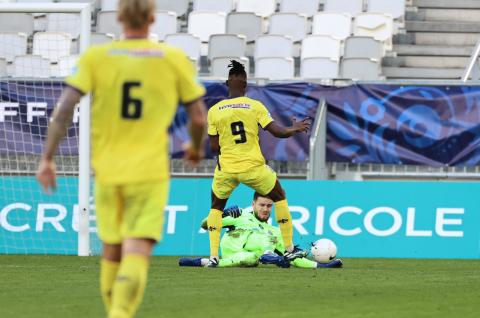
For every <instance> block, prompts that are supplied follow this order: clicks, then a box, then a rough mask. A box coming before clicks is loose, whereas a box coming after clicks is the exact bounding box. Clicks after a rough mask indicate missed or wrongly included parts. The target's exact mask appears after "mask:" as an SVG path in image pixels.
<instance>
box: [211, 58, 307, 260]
mask: <svg viewBox="0 0 480 318" xmlns="http://www.w3.org/2000/svg"><path fill="white" fill-rule="evenodd" d="M231 62H232V64H230V65H229V67H231V69H230V71H229V73H228V80H227V86H228V93H229V98H228V99H225V100H223V101H220V102H218V103H217V104H215V105H214V106H212V107H211V108H210V109H209V111H208V135H209V136H210V147H211V148H212V150H213V151H214V152H217V153H218V164H217V167H216V169H215V174H214V177H213V182H212V205H211V209H210V212H209V214H208V220H207V223H208V232H209V238H210V263H209V266H210V267H214V266H217V265H218V247H219V244H220V230H221V228H222V211H223V209H224V208H225V205H226V203H227V200H228V198H229V197H230V194H231V193H232V191H233V190H235V188H236V187H237V186H238V185H239V183H243V184H245V185H247V186H249V187H251V188H253V189H254V190H255V191H257V192H258V193H260V194H261V195H264V196H267V197H268V198H270V199H272V200H273V202H274V205H275V216H276V220H277V222H278V224H280V231H281V233H282V239H283V242H284V244H285V248H286V251H287V252H286V254H285V256H286V257H287V258H291V259H293V258H296V257H298V256H300V255H303V254H304V253H305V252H304V251H302V250H300V249H299V248H297V247H295V246H294V245H293V228H292V220H291V219H292V218H291V216H290V211H289V209H288V203H287V200H286V196H285V191H284V190H283V188H282V186H281V185H280V182H279V181H278V179H277V175H276V173H275V172H274V171H273V170H272V169H271V168H270V167H269V166H267V165H266V164H265V158H264V157H263V155H262V152H261V150H260V144H259V141H258V126H259V125H260V126H261V127H262V128H263V129H265V130H267V131H268V132H270V133H271V134H272V135H273V136H275V137H278V138H288V137H290V136H293V135H295V134H297V133H301V132H307V131H308V129H309V128H310V119H309V118H307V119H304V120H302V121H296V120H295V118H293V119H292V126H290V127H283V126H280V125H278V124H277V123H275V122H274V121H273V119H272V117H271V116H270V114H269V112H268V110H267V108H266V107H265V106H264V105H263V104H262V103H261V102H259V101H257V100H254V99H251V98H248V97H246V96H245V94H246V89H247V73H246V72H245V68H244V67H243V65H242V64H240V63H239V62H237V61H231Z"/></svg>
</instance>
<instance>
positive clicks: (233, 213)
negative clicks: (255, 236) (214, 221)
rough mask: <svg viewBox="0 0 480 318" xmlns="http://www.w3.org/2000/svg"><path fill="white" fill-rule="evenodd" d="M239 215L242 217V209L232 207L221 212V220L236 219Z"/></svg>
mask: <svg viewBox="0 0 480 318" xmlns="http://www.w3.org/2000/svg"><path fill="white" fill-rule="evenodd" d="M240 215H242V209H240V207H239V206H238V205H233V206H231V207H228V208H226V209H224V210H223V213H222V218H224V217H227V216H230V217H232V218H238V217H239V216H240Z"/></svg>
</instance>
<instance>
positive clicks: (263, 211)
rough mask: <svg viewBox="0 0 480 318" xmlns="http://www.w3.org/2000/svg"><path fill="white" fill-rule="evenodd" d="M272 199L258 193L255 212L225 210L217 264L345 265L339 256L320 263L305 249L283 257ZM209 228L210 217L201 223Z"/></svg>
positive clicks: (185, 262) (197, 261)
mask: <svg viewBox="0 0 480 318" xmlns="http://www.w3.org/2000/svg"><path fill="white" fill-rule="evenodd" d="M272 207H273V201H272V200H270V199H269V198H267V197H263V196H261V195H260V194H258V193H257V192H255V194H254V196H253V203H252V208H253V212H246V211H242V210H241V209H240V208H239V207H237V206H234V207H231V208H228V209H225V210H224V212H223V215H222V226H223V227H224V228H227V229H228V232H226V233H225V234H224V235H223V237H222V240H221V241H220V249H221V251H222V258H221V259H220V262H219V264H218V267H233V266H241V267H253V266H257V265H258V264H259V263H262V264H275V265H277V266H280V267H290V265H293V266H296V267H302V268H319V267H327V268H336V267H342V265H343V264H342V261H341V260H340V259H336V260H333V261H331V262H330V263H326V264H323V263H317V262H315V261H312V260H310V259H307V258H306V254H307V253H306V252H305V251H303V250H300V252H298V253H297V254H293V255H292V254H288V255H289V257H286V256H283V254H284V252H285V246H284V244H283V240H282V235H281V233H280V229H279V228H278V227H275V226H272V225H270V224H268V223H267V221H268V219H269V217H270V213H271V212H272ZM202 228H203V229H205V230H206V229H207V220H206V219H205V220H204V221H203V223H202ZM207 264H208V258H181V259H180V260H179V265H180V266H207Z"/></svg>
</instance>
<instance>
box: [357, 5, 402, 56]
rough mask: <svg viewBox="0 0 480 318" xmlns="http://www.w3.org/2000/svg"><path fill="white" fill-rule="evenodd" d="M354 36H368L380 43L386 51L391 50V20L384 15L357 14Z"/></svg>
mask: <svg viewBox="0 0 480 318" xmlns="http://www.w3.org/2000/svg"><path fill="white" fill-rule="evenodd" d="M353 34H354V35H355V36H370V37H373V38H374V39H376V40H379V41H382V42H383V43H384V44H385V48H386V49H387V50H391V49H392V37H393V18H392V16H391V15H387V14H384V13H373V12H367V13H359V14H358V15H357V16H355V22H354V27H353Z"/></svg>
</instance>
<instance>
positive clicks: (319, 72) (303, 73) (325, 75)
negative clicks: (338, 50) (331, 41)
mask: <svg viewBox="0 0 480 318" xmlns="http://www.w3.org/2000/svg"><path fill="white" fill-rule="evenodd" d="M339 64H340V61H339V60H338V59H331V58H328V57H308V58H303V59H301V61H300V77H301V78H305V79H335V78H338V77H339Z"/></svg>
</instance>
